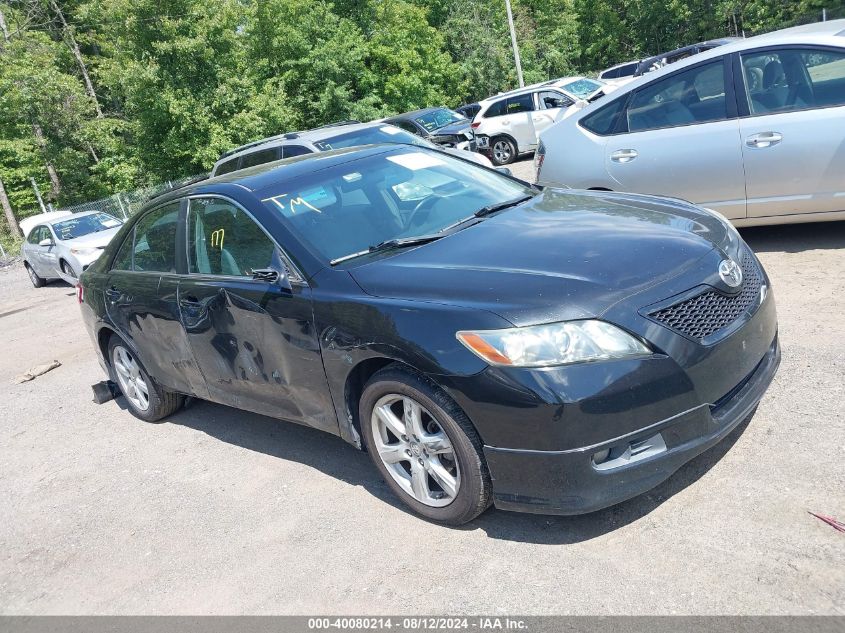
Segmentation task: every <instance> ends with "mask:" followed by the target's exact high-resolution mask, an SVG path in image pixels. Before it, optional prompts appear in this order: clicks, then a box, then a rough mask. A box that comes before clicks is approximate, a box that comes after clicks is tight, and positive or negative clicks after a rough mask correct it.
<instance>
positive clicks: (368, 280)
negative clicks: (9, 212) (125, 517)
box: [33, 21, 845, 525]
mask: <svg viewBox="0 0 845 633" xmlns="http://www.w3.org/2000/svg"><path fill="white" fill-rule="evenodd" d="M843 38H845V21H839V22H829V23H826V24H825V25H816V26H813V27H804V28H798V29H792V30H789V31H784V32H781V33H777V34H772V35H769V36H763V37H760V38H754V39H749V40H743V41H739V42H733V43H728V44H725V45H723V46H720V47H718V48H717V49H712V50H709V51H705V52H702V53H699V54H697V55H696V56H694V57H690V58H689V59H686V60H683V61H678V62H676V63H674V64H672V65H670V66H666V67H664V68H661V69H657V70H654V71H653V72H651V73H649V74H648V75H646V76H643V77H640V78H639V79H636V80H634V81H632V82H630V83H629V84H627V85H625V86H622V87H621V88H619V89H618V90H616V91H615V92H613V90H612V88H615V87H616V86H612V87H608V85H607V84H604V83H603V82H600V81H595V80H591V79H586V78H583V77H576V78H568V79H566V80H560V81H556V82H550V83H546V84H541V85H536V86H529V87H527V88H524V89H521V90H518V91H512V92H508V93H504V94H501V95H496V96H495V97H492V98H490V99H486V100H484V101H481V102H479V104H478V106H479V108H478V111H477V112H476V114H475V116H474V119H473V121H472V127H471V128H470V131H472V132H473V134H470V136H467V128H466V127H462V126H466V124H467V123H468V120H461V119H460V118H455V116H454V115H453V114H452V113H450V112H449V111H444V110H445V109H443V108H429V109H426V110H420V111H415V112H412V113H408V114H406V115H402V116H398V117H391V119H390V120H389V121H374V122H370V123H359V122H341V123H339V124H333V125H330V126H325V127H322V128H318V129H316V130H310V131H304V132H294V133H289V134H284V135H280V136H276V137H273V138H270V139H263V140H261V141H258V142H255V143H252V144H249V145H247V146H243V147H240V148H236V149H234V150H232V151H230V152H227V153H226V154H225V155H224V156H223V157H221V159H220V161H218V163H217V164H216V165H215V167H214V171H213V174H212V176H213V177H211V178H209V179H206V180H202V181H199V182H195V183H192V184H189V185H187V186H185V187H183V188H181V189H177V190H174V191H170V192H167V193H166V194H164V195H162V196H160V197H158V198H155V199H154V200H152V201H151V202H150V203H149V204H148V205H147V206H146V207H145V208H144V209H142V210H141V211H140V212H139V213H138V214H136V215H135V216H134V217H133V218H131V219H130V220H129V221H128V222H127V223H126V224H125V225H124V226H123V227H122V228H120V230H119V231H118V233H117V235H116V236H115V237H114V239H113V240H112V241H111V243H110V244H109V245H108V246H107V247H106V248H105V250H104V251H103V252H102V254H101V256H100V257H99V258H97V259H96V260H95V261H94V262H93V263H92V264H90V265H89V266H88V268H87V270H85V272H84V273H83V274H82V276H81V278H80V285H79V292H78V299H79V302H80V304H81V310H82V315H83V318H84V321H85V324H86V327H87V329H88V331H89V333H90V335H91V339H92V343H93V346H94V349H95V350H96V353H97V355H98V357H99V360H100V363H101V365H102V366H103V368H104V370H105V371H106V372H107V374H108V376H109V378H110V379H111V380H112V381H114V382H115V383H116V384H117V385H118V387H119V389H120V391H121V393H122V394H123V395H124V397H125V399H126V401H127V405H128V407H129V410H130V411H131V412H132V414H133V415H135V416H136V417H138V418H140V419H142V420H146V421H156V420H159V419H162V418H164V417H166V416H168V415H170V414H172V413H173V412H175V411H176V410H178V409H179V408H180V407H181V406H182V404H183V403H184V402H185V401H186V399H188V398H191V397H197V398H202V399H207V400H210V401H213V402H218V403H222V404H226V405H229V406H235V407H238V408H241V409H244V410H248V411H253V412H257V413H261V414H265V415H270V416H274V417H277V418H282V419H285V420H290V421H294V422H298V423H301V424H305V425H309V426H312V427H314V428H317V429H320V430H323V431H326V432H328V433H331V434H334V435H337V436H340V437H341V438H343V439H344V440H346V441H347V442H349V443H350V444H352V445H354V446H356V447H358V448H361V449H363V450H366V451H367V452H368V453H369V455H370V458H371V459H372V461H373V464H374V466H375V468H376V469H377V470H378V471H379V472H380V473H381V475H382V476H383V478H384V480H385V482H386V483H387V485H388V486H389V487H390V488H391V489H392V490H393V491H394V492H395V493H396V495H397V496H398V498H399V499H400V500H401V501H402V502H403V503H404V504H406V506H407V507H408V508H410V509H411V510H412V511H414V512H416V513H417V514H419V515H420V516H423V517H426V518H428V519H431V520H435V521H439V522H443V523H446V524H450V525H458V524H461V523H465V522H467V521H469V520H472V519H473V518H474V517H476V516H477V515H478V514H480V513H481V512H483V511H484V510H485V509H486V508H487V507H488V506H490V505H491V504H493V505H495V506H496V507H499V508H503V509H508V510H520V511H527V512H544V513H557V514H578V513H583V512H590V511H594V510H597V509H600V508H604V507H606V506H609V505H612V504H615V503H618V502H620V501H622V500H625V499H628V498H630V497H632V496H635V495H637V494H640V493H642V492H645V491H647V490H649V489H651V488H652V487H654V486H655V485H657V484H658V483H660V482H661V481H663V480H665V479H666V478H668V477H669V476H671V475H672V473H673V472H674V471H675V470H677V469H678V468H679V467H680V466H681V465H683V464H684V463H686V462H687V461H689V460H690V459H692V458H693V457H695V456H696V455H698V454H699V453H701V452H702V451H704V450H706V449H708V448H709V447H711V446H713V445H714V444H716V443H717V442H719V441H720V440H721V439H722V438H724V437H725V436H726V435H727V434H729V433H730V432H731V431H732V430H733V429H734V428H736V427H737V426H738V425H739V424H740V423H742V422H743V421H744V420H746V419H748V417H749V416H751V415H753V412H754V410H755V408H756V406H757V404H758V403H759V401H760V399H761V398H762V397H763V395H764V393H765V392H766V390H767V388H768V386H769V384H770V383H771V381H772V379H773V377H774V375H775V373H776V371H777V368H778V365H779V362H780V347H779V342H778V336H777V331H778V324H777V315H776V309H775V302H774V296H773V293H772V292H771V288H770V280H769V278H768V277H767V275H766V272H765V270H764V269H763V267H762V265H761V263H760V261H759V260H758V259H757V257H756V256H755V255H754V253H753V252H752V251H751V249H750V248H749V247H748V246H747V245H746V244H745V242H744V241H743V240H742V237H741V236H740V235H739V233H738V232H737V231H736V229H735V228H734V226H733V225H732V223H731V220H732V221H733V222H734V223H737V224H742V223H745V224H748V223H763V222H774V221H791V220H798V221H802V220H806V219H837V218H845V206H843V204H845V203H843V200H845V184H843V180H845V178H843V171H842V169H841V165H842V164H843V162H842V159H843V157H845V155H843V151H845V142H843V139H845V116H843V114H845V112H843V109H844V108H845V39H843ZM567 114H568V116H566V115H567ZM555 121H556V122H555ZM400 124H401V125H402V127H399V125H400ZM406 126H407V127H406ZM403 127H404V128H405V129H403ZM517 128H520V130H517ZM411 130H413V131H411ZM532 134H533V136H532ZM538 136H539V143H538V140H537V137H538ZM424 137H425V138H424ZM461 137H463V139H464V140H461ZM502 138H505V139H509V142H511V143H512V145H511V146H509V147H506V146H501V145H500V146H499V149H498V151H500V152H501V154H500V155H499V156H498V157H497V155H496V151H497V150H496V142H497V140H499V139H502ZM482 139H487V142H486V144H485V143H484V141H483V140H482ZM431 141H435V142H439V143H441V144H440V145H438V144H435V143H432V142H431ZM473 141H475V142H476V143H478V144H479V145H480V148H481V149H486V150H487V151H488V152H489V153H490V155H491V156H492V157H493V159H494V161H493V162H494V163H499V164H502V163H506V162H508V161H509V160H512V159H513V158H514V157H515V156H516V155H518V154H519V153H520V152H522V151H530V150H531V149H532V148H533V146H534V145H537V144H539V147H538V150H537V153H536V157H535V166H536V169H537V176H538V180H539V182H540V185H530V184H528V183H525V182H523V181H521V180H518V179H516V178H513V177H512V176H510V175H508V174H506V173H501V171H506V170H501V168H500V170H496V169H492V168H491V165H490V164H489V162H488V161H486V159H484V157H483V156H480V155H479V154H477V153H475V152H471V151H467V150H466V149H459V147H461V146H464V145H463V144H464V143H467V145H465V146H464V147H466V148H467V149H471V147H472V142H473ZM508 151H510V154H508ZM566 185H569V186H573V187H576V188H577V189H578V190H569V189H566V188H565V186H566ZM591 189H592V191H591ZM615 189H619V190H627V191H628V192H626V193H622V192H619V191H610V190H615ZM631 191H634V192H635V193H631ZM636 192H644V193H651V194H655V193H657V194H662V196H659V197H658V196H654V195H642V193H636ZM679 196H683V197H688V198H692V199H693V201H697V202H700V203H703V204H705V205H707V207H709V208H704V207H701V206H696V205H695V204H692V203H690V202H686V201H684V200H680V199H678V197H679ZM717 211H718V212H717ZM727 218H730V220H729V219H727ZM61 221H63V220H58V222H61ZM48 228H49V227H48ZM49 230H51V231H54V229H49ZM51 235H53V236H54V241H55V236H57V235H58V233H56V232H55V231H54V232H53V233H51ZM40 237H41V235H40V234H39V235H36V236H35V237H34V238H33V239H34V240H36V241H38V238H40ZM68 237H70V238H71V240H72V239H73V237H72V236H71V235H69V236H68ZM38 243H39V244H40V241H38ZM33 281H34V282H35V280H33Z"/></svg>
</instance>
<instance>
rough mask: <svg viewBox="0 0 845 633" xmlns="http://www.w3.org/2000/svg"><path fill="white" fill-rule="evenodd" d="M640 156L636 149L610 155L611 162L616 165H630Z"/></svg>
mask: <svg viewBox="0 0 845 633" xmlns="http://www.w3.org/2000/svg"><path fill="white" fill-rule="evenodd" d="M637 156H639V154H638V153H637V150H635V149H620V150H617V151H615V152H613V153H612V154H611V155H610V160H612V161H613V162H614V163H630V162H631V161H632V160H634V159H635V158H636V157H637Z"/></svg>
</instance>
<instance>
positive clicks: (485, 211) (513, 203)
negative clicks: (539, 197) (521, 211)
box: [473, 196, 534, 218]
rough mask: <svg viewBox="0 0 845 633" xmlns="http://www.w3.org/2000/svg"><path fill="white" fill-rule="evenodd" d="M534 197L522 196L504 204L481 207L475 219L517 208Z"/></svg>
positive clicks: (474, 214) (475, 214) (474, 215)
mask: <svg viewBox="0 0 845 633" xmlns="http://www.w3.org/2000/svg"><path fill="white" fill-rule="evenodd" d="M533 197H534V196H520V197H519V198H514V199H513V200H505V201H504V202H498V203H496V204H488V205H487V206H486V207H481V208H480V209H479V210H478V211H476V212H475V213H473V217H476V218H483V217H484V216H485V215H490V214H491V213H496V211H501V210H502V209H508V208H510V207H515V206H516V205H518V204H522V203H523V202H526V201H528V200H531V198H533Z"/></svg>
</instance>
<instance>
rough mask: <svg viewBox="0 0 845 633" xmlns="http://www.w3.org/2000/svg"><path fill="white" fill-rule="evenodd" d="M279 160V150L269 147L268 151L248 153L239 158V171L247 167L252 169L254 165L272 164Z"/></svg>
mask: <svg viewBox="0 0 845 633" xmlns="http://www.w3.org/2000/svg"><path fill="white" fill-rule="evenodd" d="M278 158H279V149H278V148H277V147H271V148H270V149H262V150H261V151H258V152H250V153H249V154H244V155H243V156H242V157H241V169H246V168H247V167H254V166H255V165H263V164H264V163H272V162H273V161H274V160H278Z"/></svg>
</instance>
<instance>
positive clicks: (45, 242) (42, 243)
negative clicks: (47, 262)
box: [38, 237, 53, 246]
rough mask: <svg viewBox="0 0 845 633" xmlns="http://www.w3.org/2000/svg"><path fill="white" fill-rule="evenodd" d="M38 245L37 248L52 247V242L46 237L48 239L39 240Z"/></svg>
mask: <svg viewBox="0 0 845 633" xmlns="http://www.w3.org/2000/svg"><path fill="white" fill-rule="evenodd" d="M38 245H39V246H52V245H53V240H51V239H50V238H49V237H48V238H46V239H43V240H41V241H40V242H38Z"/></svg>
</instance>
